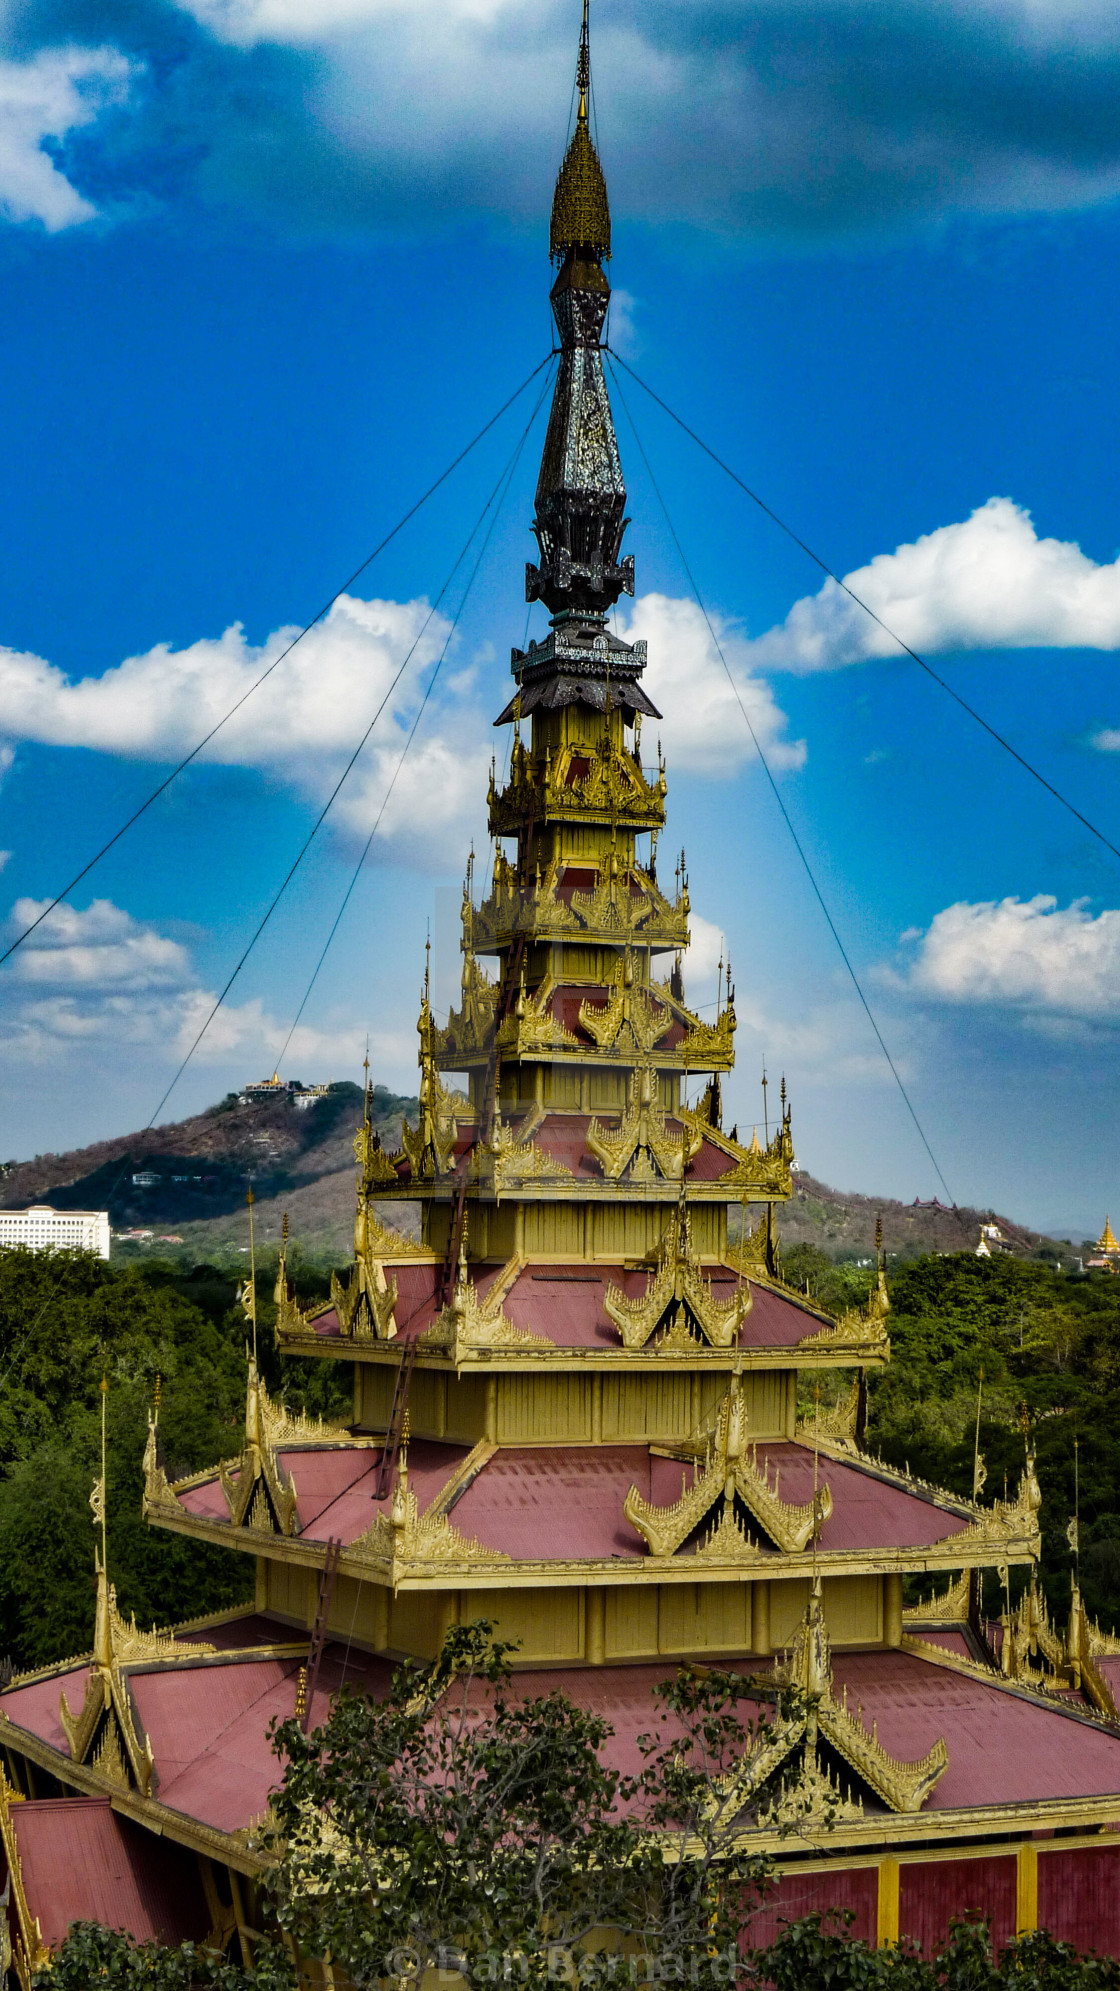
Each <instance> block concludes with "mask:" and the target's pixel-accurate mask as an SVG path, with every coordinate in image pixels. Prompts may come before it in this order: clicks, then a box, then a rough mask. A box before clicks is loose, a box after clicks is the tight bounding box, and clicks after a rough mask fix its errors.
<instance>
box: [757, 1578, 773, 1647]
mask: <svg viewBox="0 0 1120 1991" xmlns="http://www.w3.org/2000/svg"><path fill="white" fill-rule="evenodd" d="M773 1650H774V1646H773V1642H772V1640H771V1637H770V1584H769V1581H768V1579H767V1578H766V1577H763V1578H761V1579H760V1581H759V1582H757V1583H752V1584H751V1651H752V1652H757V1653H761V1654H763V1655H765V1654H767V1653H770V1652H773Z"/></svg>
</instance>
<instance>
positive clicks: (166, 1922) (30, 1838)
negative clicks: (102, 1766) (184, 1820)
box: [9, 1797, 210, 1949]
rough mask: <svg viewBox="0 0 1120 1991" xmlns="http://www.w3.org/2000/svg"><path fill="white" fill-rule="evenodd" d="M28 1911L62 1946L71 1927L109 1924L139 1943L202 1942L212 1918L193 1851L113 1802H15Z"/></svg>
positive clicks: (48, 1939)
mask: <svg viewBox="0 0 1120 1991" xmlns="http://www.w3.org/2000/svg"><path fill="white" fill-rule="evenodd" d="M9 1815H10V1818H11V1824H12V1831H13V1835H14V1838H15V1843H16V1850H17V1852H18V1854H19V1861H20V1867H21V1870H22V1874H23V1885H24V1892H25V1894H26V1896H27V1906H28V1911H29V1913H30V1914H31V1915H32V1916H33V1917H34V1918H35V1920H37V1922H38V1924H39V1929H40V1932H41V1934H42V1938H43V1941H44V1943H45V1944H46V1945H47V1948H48V1949H55V1948H57V1946H58V1945H59V1943H61V1942H62V1941H63V1939H64V1938H65V1936H66V1933H67V1931H68V1929H69V1927H70V1924H71V1923H72V1922H103V1923H104V1924H105V1926H106V1928H109V1929H125V1930H127V1932H128V1934H129V1935H130V1936H134V1937H135V1938H136V1940H137V1941H138V1942H147V1941H148V1940H149V1939H151V1938H152V1937H155V1938H158V1940H159V1941H161V1942H165V1943H181V1942H186V1941H188V1940H192V1941H194V1942H199V1941H201V1940H202V1938H203V1937H204V1936H205V1935H207V1934H208V1932H209V1929H210V1916H209V1913H208V1912H207V1907H206V1897H205V1895H204V1893H203V1890H202V1881H201V1879H200V1877H199V1871H198V1862H197V1860H196V1859H195V1856H194V1854H193V1853H189V1852H187V1851H186V1850H185V1849H184V1848H183V1847H182V1846H177V1845H175V1844H174V1842H173V1841H172V1840H170V1839H166V1838H157V1837H156V1835H155V1834H154V1833H153V1832H147V1831H145V1830H144V1827H143V1826H141V1825H136V1824H134V1823H133V1821H132V1819H130V1818H121V1817H120V1816H119V1815H118V1814H117V1813H116V1812H115V1811H114V1810H113V1809H112V1806H111V1804H110V1801H109V1799H108V1798H107V1797H52V1798H41V1799H28V1800H27V1801H26V1802H24V1803H22V1804H13V1805H12V1807H11V1811H10V1814H9Z"/></svg>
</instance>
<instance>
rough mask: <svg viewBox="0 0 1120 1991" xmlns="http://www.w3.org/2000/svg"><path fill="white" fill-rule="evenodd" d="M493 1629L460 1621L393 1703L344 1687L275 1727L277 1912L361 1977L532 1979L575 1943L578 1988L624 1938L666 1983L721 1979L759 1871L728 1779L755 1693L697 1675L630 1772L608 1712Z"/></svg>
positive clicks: (307, 1948)
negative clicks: (531, 1669) (319, 1718)
mask: <svg viewBox="0 0 1120 1991" xmlns="http://www.w3.org/2000/svg"><path fill="white" fill-rule="evenodd" d="M490 1634H491V1628H490V1627H489V1626H488V1625H486V1624H485V1623H481V1624H478V1625H471V1626H463V1627H456V1628H455V1629H453V1630H452V1631H451V1632H450V1633H449V1635H448V1638H447V1641H446V1643H445V1646H444V1649H443V1653H442V1654H441V1656H440V1658H439V1660H438V1661H436V1662H435V1664H433V1665H431V1666H428V1667H418V1666H415V1665H406V1666H402V1667H401V1668H400V1669H399V1670H398V1671H397V1673H396V1675H395V1677H394V1679H393V1682H392V1685H391V1688H390V1690H389V1693H388V1695H387V1697H386V1699H385V1700H383V1701H381V1702H376V1701H373V1700H371V1699H369V1698H366V1697H359V1696H356V1695H343V1696H342V1697H341V1698H340V1699H339V1701H338V1702H337V1703H336V1704H335V1706H334V1708H333V1709H332V1712H331V1715H330V1717H329V1719H328V1721H327V1722H326V1724H325V1726H324V1727H323V1728H321V1729H319V1730H317V1731H316V1732H315V1733H314V1734H313V1735H310V1736H304V1735H303V1734H302V1733H301V1732H300V1730H299V1728H298V1726H297V1725H296V1724H295V1723H294V1722H290V1723H287V1724H286V1725H285V1726H284V1727H283V1728H281V1729H280V1730H279V1732H278V1735H277V1738H276V1741H277V1747H278V1748H279V1749H281V1750H282V1751H283V1752H284V1753H285V1755H286V1757H287V1768H286V1771H285V1775H284V1782H283V1787H282V1789H281V1791H280V1794H279V1797H278V1799H277V1800H276V1803H275V1815H276V1827H277V1832H278V1840H279V1850H280V1857H279V1860H278V1863H277V1866H276V1868H275V1870H274V1873H273V1875H272V1878H271V1882H270V1889H271V1898H272V1906H273V1910H274V1913H275V1915H276V1918H277V1921H278V1923H279V1925H280V1927H281V1928H282V1929H283V1930H284V1931H285V1932H286V1933H288V1934H289V1935H290V1936H292V1937H293V1938H294V1940H295V1941H296V1943H297V1944H298V1946H299V1948H300V1950H301V1951H303V1952H304V1953H305V1954H309V1955H316V1956H322V1955H324V1954H326V1953H327V1952H329V1954H330V1956H331V1958H332V1960H333V1961H334V1963H335V1965H336V1966H337V1967H338V1968H340V1969H341V1970H342V1971H344V1972H345V1974H346V1976H347V1977H348V1978H349V1979H350V1980H351V1981H352V1982H353V1983H354V1984H355V1985H357V1986H359V1987H365V1986H368V1985H373V1984H375V1983H378V1982H380V1981H381V1980H382V1979H384V1978H387V1977H388V1978H393V1977H401V1976H404V1977H406V1978H408V1977H414V1976H417V1975H422V1974H423V1972H424V1970H425V1969H426V1968H428V1967H429V1966H439V1965H441V1964H442V1966H443V1967H445V1968H449V1967H450V1968H454V1967H457V1966H456V1959H461V1960H462V1963H461V1966H460V1967H464V1968H465V1970H466V1971H467V1972H468V1973H469V1974H470V1975H472V1976H473V1977H474V1978H476V1979H477V1978H478V1977H480V1976H481V1977H482V1978H489V1979H490V1980H492V1981H493V1980H497V1979H500V1978H501V1977H502V1976H503V1975H508V1974H510V1973H511V1972H512V1975H513V1978H514V1981H516V1982H518V1983H521V1984H525V1985H528V1986H533V1985H545V1984H548V1983H550V1982H555V1981H556V1977H557V1970H558V1961H557V1960H558V1958H561V1957H576V1958H577V1959H582V1961H581V1962H580V1963H579V1974H580V1981H581V1982H587V1981H590V1980H592V1979H593V1977H594V1975H595V1973H596V1969H597V1967H601V1969H602V1973H603V1978H604V1981H606V1980H607V1977H608V1975H609V1974H611V1973H610V1972H609V1969H608V1965H607V1962H606V1959H607V1957H608V1955H609V1954H610V1953H612V1952H615V1953H617V1952H619V1951H629V1952H637V1953H638V1955H639V1956H656V1958H657V1974H658V1976H659V1978H660V1980H661V1981H671V1980H672V1979H674V1978H679V1979H681V1980H682V1981H683V1980H685V1979H687V1981H688V1982H689V1983H694V1984H696V1985H697V1986H698V1987H699V1991H705V1987H707V1986H713V1987H714V1986H715V1985H721V1984H722V1985H725V1984H726V1983H728V1982H729V1981H730V1979H732V1978H733V1977H734V1975H735V1962H734V1959H735V1958H736V1956H737V1945H738V1940H739V1931H740V1929H741V1927H742V1925H743V1920H744V1917H745V1913H746V1909H747V1904H748V1901H749V1900H750V1899H752V1898H753V1897H754V1896H755V1895H756V1894H757V1890H758V1887H759V1885H760V1883H761V1880H762V1877H763V1866H762V1863H761V1862H760V1861H759V1860H758V1859H757V1858H756V1857H752V1856H748V1855H746V1854H744V1853H743V1852H742V1851H740V1850H738V1849H737V1848H736V1845H735V1842H734V1834H733V1831H732V1826H731V1822H730V1819H725V1817H724V1809H725V1807H724V1805H723V1803H722V1801H721V1796H720V1780H721V1778H723V1777H724V1776H726V1775H727V1774H729V1773H730V1771H731V1770H732V1769H733V1768H734V1766H735V1765H737V1764H739V1763H740V1762H741V1760H742V1757H743V1753H744V1747H745V1742H746V1746H747V1747H749V1736H750V1729H751V1724H750V1723H745V1722H744V1714H743V1703H744V1700H745V1699H748V1698H758V1696H757V1694H756V1693H755V1691H754V1690H753V1689H752V1688H751V1686H750V1685H749V1683H748V1682H746V1681H745V1680H744V1678H743V1676H741V1675H738V1674H725V1673H717V1672H707V1671H700V1670H696V1669H693V1670H687V1669H686V1670H685V1671H684V1672H682V1674H681V1675H680V1676H679V1678H678V1679H677V1680H676V1681H675V1682H673V1683H672V1684H670V1685H668V1686H667V1687H666V1688H665V1689H663V1690H662V1692H661V1699H660V1702H659V1703H658V1704H657V1705H656V1706H655V1708H654V1709H653V1710H652V1712H654V1714H655V1716H656V1721H655V1726H654V1727H653V1728H652V1729H651V1731H650V1732H649V1734H648V1735H646V1736H645V1737H643V1739H642V1743H641V1750H642V1757H643V1761H642V1763H641V1766H640V1767H639V1768H638V1769H636V1771H635V1772H634V1774H632V1775H629V1776H624V1775H622V1774H621V1773H620V1772H619V1771H617V1770H614V1769H610V1768H608V1767H607V1766H606V1765H605V1764H604V1762H603V1760H602V1755H601V1751H602V1747H603V1744H604V1743H605V1742H606V1741H607V1740H608V1738H609V1736H610V1734H611V1729H610V1727H609V1724H608V1723H607V1722H606V1721H605V1720H604V1719H603V1718H602V1717H601V1716H600V1715H597V1714H593V1713H590V1712H588V1711H587V1710H586V1709H584V1708H581V1707H580V1706H579V1705H578V1704H577V1703H576V1702H574V1701H573V1700H572V1699H570V1698H569V1696H567V1695H566V1694H564V1693H562V1692H560V1691H554V1692H552V1693H549V1694H545V1695H539V1696H538V1695H532V1694H531V1693H522V1692H519V1691H516V1690H515V1687H514V1682H513V1679H512V1677H511V1674H510V1668H509V1653H510V1650H511V1648H510V1647H508V1646H504V1645H502V1644H500V1643H495V1642H494V1641H493V1640H492V1638H491V1635H490ZM767 1691H768V1692H769V1693H770V1694H771V1695H772V1694H773V1686H772V1683H771V1684H770V1686H769V1688H768V1690H767ZM755 1726H756V1728H762V1729H764V1728H765V1720H764V1718H762V1717H760V1718H759V1721H758V1722H757V1723H756V1724H755ZM733 1808H734V1810H735V1811H736V1812H737V1811H738V1809H739V1806H738V1805H735V1806H734V1807H733ZM682 1855H683V1856H684V1857H682ZM595 1957H599V1958H600V1959H601V1965H600V1966H596V1964H595V1962H594V1958H595ZM615 1961H616V1964H617V1962H618V1957H617V1954H616V1957H615Z"/></svg>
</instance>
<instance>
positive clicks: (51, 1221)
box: [0, 1203, 109, 1258]
mask: <svg viewBox="0 0 1120 1991" xmlns="http://www.w3.org/2000/svg"><path fill="white" fill-rule="evenodd" d="M16 1244H22V1245H26V1246H27V1248H28V1250H29V1251H94V1252H96V1253H97V1256H98V1257H99V1258H108V1256H109V1212H108V1211H107V1210H52V1208H51V1206H50V1204H49V1203H33V1204H32V1206H31V1208H30V1209H29V1210H0V1250H2V1249H3V1248H4V1247H5V1246H6V1245H7V1246H11V1245H16Z"/></svg>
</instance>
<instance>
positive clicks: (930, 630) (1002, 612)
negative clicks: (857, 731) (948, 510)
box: [744, 498, 1120, 744]
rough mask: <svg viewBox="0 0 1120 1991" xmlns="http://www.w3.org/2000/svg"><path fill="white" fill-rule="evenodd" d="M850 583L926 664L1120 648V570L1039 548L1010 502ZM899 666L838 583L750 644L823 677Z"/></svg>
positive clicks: (927, 536) (893, 649)
mask: <svg viewBox="0 0 1120 1991" xmlns="http://www.w3.org/2000/svg"><path fill="white" fill-rule="evenodd" d="M844 578H845V581H846V583H847V585H848V586H849V587H850V588H851V589H853V591H854V592H855V593H856V594H857V595H859V596H860V597H861V599H862V600H863V601H865V602H866V603H867V604H868V606H869V607H870V608H872V609H874V611H875V613H876V615H879V616H881V617H882V619H883V621H884V622H885V623H887V624H888V626H889V627H890V628H891V629H892V630H893V631H894V632H895V634H896V635H898V636H900V637H901V638H902V639H903V641H904V642H906V643H908V644H909V645H910V647H911V649H914V650H917V651H918V652H919V654H921V653H922V652H926V651H928V652H936V651H943V650H984V649H1032V648H1035V647H1038V648H1044V649H1052V648H1073V647H1082V648H1085V649H1093V650H1114V649H1117V648H1120V560H1117V561H1114V562H1113V563H1112V564H1111V565H1106V566H1098V565H1097V563H1096V562H1095V561H1094V560H1091V559H1090V558H1089V557H1088V555H1087V554H1084V553H1082V551H1081V548H1080V547H1079V546H1076V545H1075V544H1073V542H1072V541H1069V540H1061V539H1039V537H1038V535H1037V533H1036V532H1035V529H1034V525H1033V523H1032V521H1031V515H1030V513H1029V512H1028V511H1025V510H1024V509H1023V508H1022V507H1021V506H1020V505H1016V504H1014V503H1013V502H1012V500H1011V499H1010V498H989V499H988V502H987V504H985V505H980V506H979V507H978V509H977V510H976V511H974V512H973V513H972V516H971V517H970V518H967V519H965V520H963V521H962V522H961V523H960V524H957V525H943V526H939V527H938V528H937V530H936V531H935V532H928V533H924V534H923V535H922V537H921V538H920V539H918V540H917V541H915V543H914V544H913V545H907V546H900V547H898V548H897V550H896V551H895V552H894V553H879V554H877V555H876V556H875V558H874V559H873V560H872V561H871V562H870V563H869V564H868V565H867V566H866V567H857V568H856V570H855V571H854V572H853V573H850V574H846V575H845V577H844ZM900 654H901V652H900V651H899V647H898V645H897V643H894V642H892V641H891V638H890V637H889V636H888V635H887V634H886V633H885V631H884V630H882V629H880V628H879V627H878V626H877V624H876V623H874V622H873V621H872V620H871V617H870V616H869V615H867V614H865V613H864V611H863V609H862V608H858V607H857V606H856V604H855V602H853V601H852V600H850V599H849V597H848V596H847V595H845V594H844V593H843V591H842V590H841V589H840V588H839V587H837V585H836V583H835V581H826V582H825V584H824V586H823V588H822V589H821V590H820V592H819V594H816V595H807V596H805V597H804V598H803V599H802V600H801V601H798V602H795V603H794V606H793V607H792V608H791V610H790V612H789V614H788V615H787V617H786V619H785V621H784V622H783V623H781V624H780V625H779V626H778V627H777V628H775V629H771V630H769V631H768V632H767V633H766V635H764V636H760V637H759V638H758V639H757V641H755V642H753V643H751V644H749V645H748V646H747V649H746V651H745V655H744V661H745V662H748V663H750V664H751V665H753V666H754V667H756V668H761V669H769V670H790V671H820V670H835V669H836V668H837V667H838V666H840V665H843V664H855V663H862V662H864V661H865V660H866V659H868V658H871V657H898V656H899V655H900ZM1099 743H1100V742H1098V744H1099Z"/></svg>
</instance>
